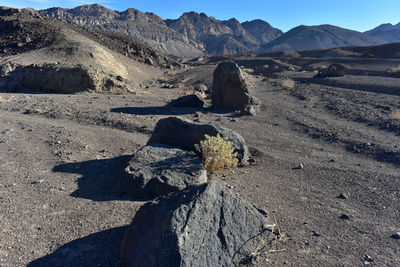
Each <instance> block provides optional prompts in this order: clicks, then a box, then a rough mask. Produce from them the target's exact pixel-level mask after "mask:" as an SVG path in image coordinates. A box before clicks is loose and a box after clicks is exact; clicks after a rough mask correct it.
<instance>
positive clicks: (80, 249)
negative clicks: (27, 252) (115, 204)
mask: <svg viewBox="0 0 400 267" xmlns="http://www.w3.org/2000/svg"><path fill="white" fill-rule="evenodd" d="M126 228H127V226H121V227H116V228H112V229H108V230H104V231H101V232H98V233H94V234H91V235H88V236H85V237H83V238H79V239H76V240H74V241H71V242H69V243H67V244H65V245H63V246H61V247H59V248H58V249H57V250H56V251H54V252H53V253H51V254H49V255H46V256H44V257H42V258H39V259H36V260H34V261H32V262H31V263H29V264H28V265H27V266H28V267H44V266H59V267H61V266H68V267H69V266H77V267H78V266H82V267H83V266H107V267H111V266H115V267H117V266H118V267H120V266H122V263H121V257H120V249H119V248H120V243H121V240H122V237H123V235H124V232H125V231H126Z"/></svg>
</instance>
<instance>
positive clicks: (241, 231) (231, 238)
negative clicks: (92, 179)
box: [121, 183, 275, 267]
mask: <svg viewBox="0 0 400 267" xmlns="http://www.w3.org/2000/svg"><path fill="white" fill-rule="evenodd" d="M272 228H273V225H271V223H270V221H269V220H268V219H267V218H266V217H265V216H264V215H262V214H261V213H260V212H259V211H258V210H257V209H255V208H254V207H253V206H252V205H251V204H250V203H248V202H247V201H245V200H244V199H242V198H241V197H240V196H239V195H237V194H235V193H233V192H231V191H230V190H228V189H227V188H226V187H223V186H220V185H217V184H214V183H207V184H203V185H198V186H190V187H188V188H186V189H185V190H183V191H179V192H176V193H173V194H170V195H168V196H165V197H163V198H160V199H158V200H157V201H156V202H150V203H147V204H146V205H144V206H143V207H142V208H140V210H139V211H138V212H137V213H136V215H135V217H134V218H133V221H132V223H131V225H130V226H129V228H128V230H127V232H126V233H125V236H124V238H123V241H122V244H121V256H122V261H123V265H124V266H129V267H135V266H147V267H152V266H159V267H160V266H168V267H175V266H187V267H189V266H200V267H201V266H215V267H217V266H237V265H238V264H239V263H245V262H248V260H249V257H251V255H252V253H254V252H259V251H258V249H260V248H262V247H264V249H271V247H270V244H271V243H272V241H273V240H274V237H275V235H274V234H273V229H272ZM261 252H262V251H261ZM264 252H265V251H264Z"/></svg>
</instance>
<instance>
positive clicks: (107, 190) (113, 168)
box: [53, 155, 131, 201]
mask: <svg viewBox="0 0 400 267" xmlns="http://www.w3.org/2000/svg"><path fill="white" fill-rule="evenodd" d="M130 158H131V155H125V156H121V157H117V158H110V159H100V160H89V161H83V162H77V163H66V164H61V165H58V166H55V167H54V168H53V171H54V172H63V173H79V174H81V175H82V177H81V178H79V179H78V189H77V190H76V191H74V192H73V193H72V194H71V196H72V197H76V198H85V199H91V200H95V201H108V200H123V199H126V198H122V197H120V196H119V193H118V191H117V183H118V181H119V179H121V177H122V176H123V175H125V172H124V169H125V168H126V166H128V162H129V160H130Z"/></svg>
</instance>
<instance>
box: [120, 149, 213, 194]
mask: <svg viewBox="0 0 400 267" xmlns="http://www.w3.org/2000/svg"><path fill="white" fill-rule="evenodd" d="M125 173H126V175H124V176H122V177H121V180H120V181H119V184H118V191H119V193H121V194H127V195H129V196H131V197H133V198H139V199H144V198H145V199H149V198H150V199H151V198H155V197H157V196H160V195H165V194H168V193H171V192H174V191H178V190H182V189H184V188H186V187H187V186H189V185H193V184H201V183H204V182H206V181H207V171H206V170H205V169H204V168H203V165H202V163H201V160H200V159H199V157H197V156H196V154H195V153H193V152H191V151H184V150H182V149H180V148H177V147H173V146H169V145H164V144H152V145H148V146H145V147H143V148H142V149H140V150H139V151H137V152H136V153H135V154H134V155H133V157H132V159H131V160H130V162H129V165H128V167H126V169H125Z"/></svg>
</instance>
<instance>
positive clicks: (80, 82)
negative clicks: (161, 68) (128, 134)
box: [0, 63, 126, 93]
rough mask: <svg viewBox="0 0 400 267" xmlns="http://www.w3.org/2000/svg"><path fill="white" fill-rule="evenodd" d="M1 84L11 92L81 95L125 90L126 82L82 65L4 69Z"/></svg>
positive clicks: (11, 65)
mask: <svg viewBox="0 0 400 267" xmlns="http://www.w3.org/2000/svg"><path fill="white" fill-rule="evenodd" d="M0 74H1V76H0V81H1V82H3V83H4V84H5V86H4V87H5V88H6V89H8V90H31V91H43V92H57V93H76V92H81V91H114V90H123V89H124V88H125V87H126V79H123V78H122V77H120V76H116V77H115V76H114V75H104V74H102V73H98V72H96V71H95V70H93V69H90V68H87V67H85V66H82V65H76V66H70V65H65V64H47V63H45V64H39V65H28V66H22V65H16V64H12V63H9V64H5V65H3V66H2V67H1V71H0Z"/></svg>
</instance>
